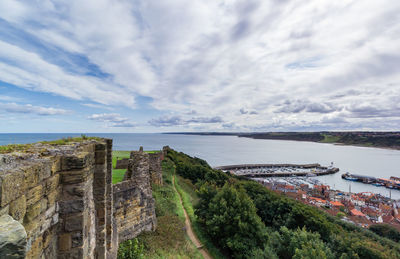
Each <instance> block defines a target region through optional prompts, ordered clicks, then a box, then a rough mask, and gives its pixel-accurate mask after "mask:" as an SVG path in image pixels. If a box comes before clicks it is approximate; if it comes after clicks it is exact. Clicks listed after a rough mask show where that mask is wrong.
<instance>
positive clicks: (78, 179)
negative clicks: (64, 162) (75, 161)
mask: <svg viewBox="0 0 400 259" xmlns="http://www.w3.org/2000/svg"><path fill="white" fill-rule="evenodd" d="M90 173H91V172H90V170H88V169H85V170H74V171H64V172H61V182H62V183H63V184H76V183H82V182H85V181H86V180H87V178H88V175H89V174H90Z"/></svg>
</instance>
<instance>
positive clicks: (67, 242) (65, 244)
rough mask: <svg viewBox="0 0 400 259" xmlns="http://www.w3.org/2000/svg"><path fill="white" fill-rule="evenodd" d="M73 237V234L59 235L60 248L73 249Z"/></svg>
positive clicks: (61, 249) (63, 249)
mask: <svg viewBox="0 0 400 259" xmlns="http://www.w3.org/2000/svg"><path fill="white" fill-rule="evenodd" d="M71 246H72V239H71V234H69V233H66V234H61V235H59V236H58V249H59V250H60V251H68V250H70V249H71Z"/></svg>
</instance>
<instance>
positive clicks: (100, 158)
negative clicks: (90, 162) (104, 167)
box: [95, 150, 107, 164]
mask: <svg viewBox="0 0 400 259" xmlns="http://www.w3.org/2000/svg"><path fill="white" fill-rule="evenodd" d="M106 154H107V152H106V151H105V150H104V151H102V150H101V151H100V150H99V151H97V150H96V154H95V163H96V164H104V163H105V162H106Z"/></svg>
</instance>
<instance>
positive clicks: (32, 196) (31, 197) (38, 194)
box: [26, 185, 43, 206]
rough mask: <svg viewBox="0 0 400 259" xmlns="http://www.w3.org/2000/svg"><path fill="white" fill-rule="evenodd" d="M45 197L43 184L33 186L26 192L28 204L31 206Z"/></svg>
mask: <svg viewBox="0 0 400 259" xmlns="http://www.w3.org/2000/svg"><path fill="white" fill-rule="evenodd" d="M42 197H43V186H42V185H38V186H36V187H33V188H32V189H30V190H29V191H28V192H27V193H26V205H27V206H30V205H32V204H34V203H36V202H38V201H40V200H41V199H42Z"/></svg>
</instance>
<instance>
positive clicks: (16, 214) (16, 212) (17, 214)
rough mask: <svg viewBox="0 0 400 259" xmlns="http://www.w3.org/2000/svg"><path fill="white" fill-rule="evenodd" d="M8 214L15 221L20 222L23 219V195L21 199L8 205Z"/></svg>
mask: <svg viewBox="0 0 400 259" xmlns="http://www.w3.org/2000/svg"><path fill="white" fill-rule="evenodd" d="M9 213H10V215H11V216H12V217H13V218H14V219H15V220H18V221H20V222H21V221H22V220H23V219H24V217H25V213H26V197H25V195H22V196H21V197H19V198H18V199H16V200H14V201H12V202H11V203H10V209H9Z"/></svg>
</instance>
